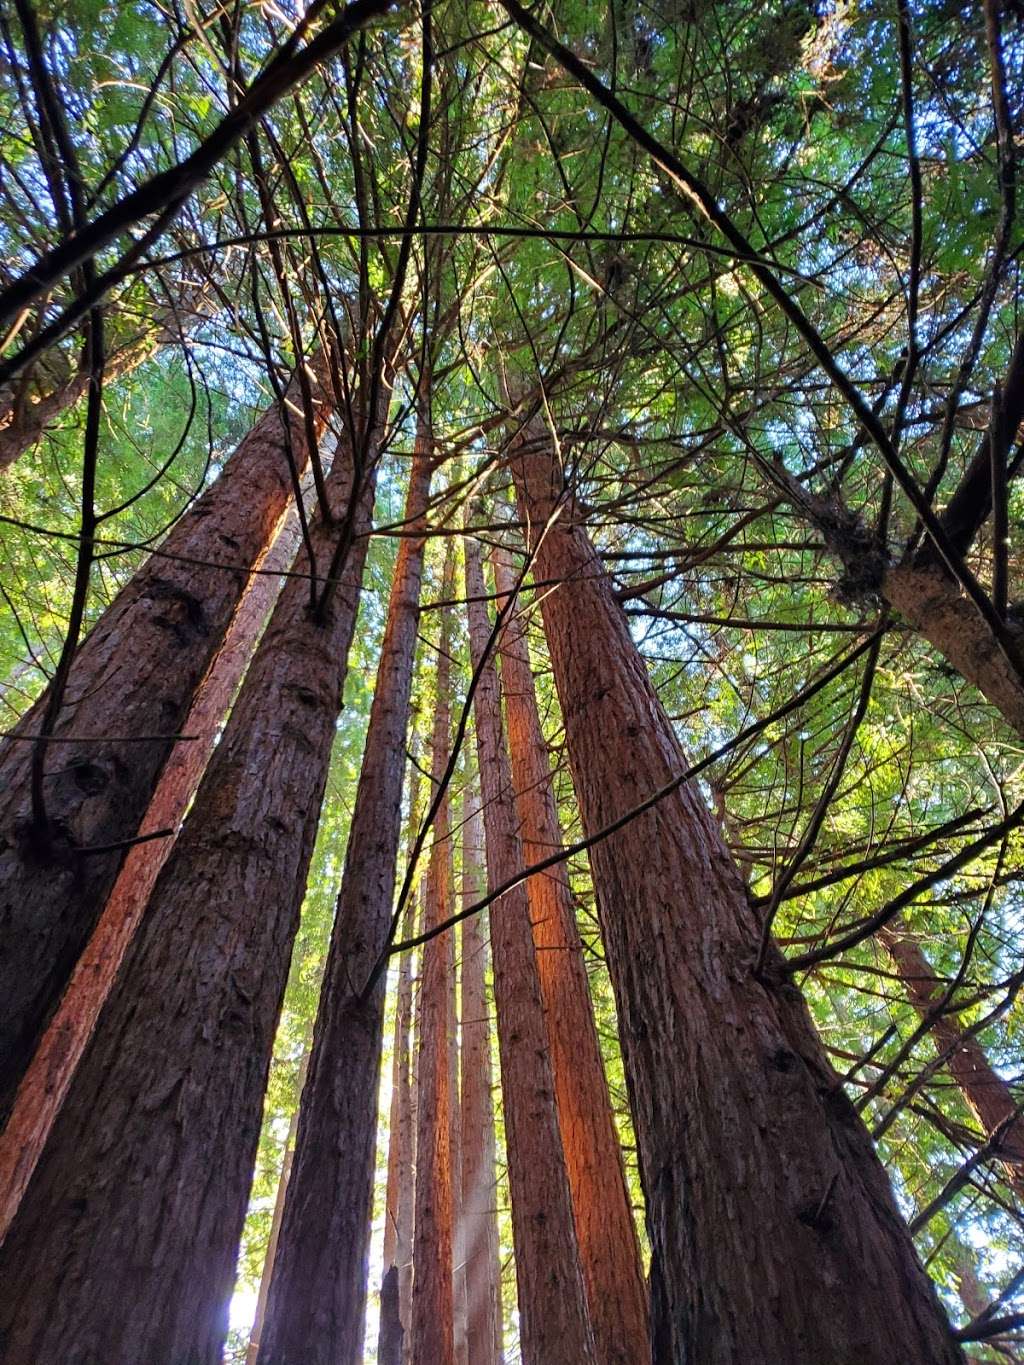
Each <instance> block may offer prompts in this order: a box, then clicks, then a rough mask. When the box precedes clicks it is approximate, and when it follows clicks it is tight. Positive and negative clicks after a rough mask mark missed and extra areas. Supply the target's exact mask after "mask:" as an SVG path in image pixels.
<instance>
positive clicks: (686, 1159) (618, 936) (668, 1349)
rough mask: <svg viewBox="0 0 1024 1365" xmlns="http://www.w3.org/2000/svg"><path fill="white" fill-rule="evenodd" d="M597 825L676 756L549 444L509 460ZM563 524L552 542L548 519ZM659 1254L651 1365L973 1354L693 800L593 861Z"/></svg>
mask: <svg viewBox="0 0 1024 1365" xmlns="http://www.w3.org/2000/svg"><path fill="white" fill-rule="evenodd" d="M512 470H513V476H514V478H515V481H516V485H517V489H518V492H519V496H520V512H521V516H522V517H523V519H524V520H526V519H527V518H528V519H529V523H530V526H531V528H532V537H531V538H532V540H533V543H534V545H535V547H536V550H537V555H536V560H535V563H534V573H535V575H536V577H537V579H538V580H542V581H545V582H550V583H554V584H560V585H561V586H560V587H558V588H555V589H550V588H549V589H548V590H547V591H546V592H545V594H544V598H543V603H542V612H543V618H544V625H545V631H546V634H547V640H548V646H549V650H550V653H551V662H552V667H553V670H554V675H555V681H556V685H557V688H558V693H559V697H560V699H561V704H562V714H563V717H564V720H565V733H566V744H567V749H568V756H569V763H570V767H571V770H572V775H573V780H574V783H575V787H576V794H577V799H578V801H579V805H580V810H581V814H582V818H583V824H584V828H585V829H586V831H587V832H588V834H591V835H596V834H597V833H598V832H599V831H600V830H601V829H603V828H604V827H605V826H607V825H609V824H611V823H612V822H613V821H616V820H619V819H621V818H623V817H625V816H626V815H627V814H628V813H629V812H630V811H631V810H633V809H634V808H636V807H637V806H638V805H639V804H640V803H641V802H643V801H644V800H646V799H647V798H648V797H650V796H652V795H653V794H654V793H655V792H657V791H659V790H660V789H661V788H662V787H663V786H666V785H667V784H668V783H670V781H671V780H672V779H673V778H674V777H676V776H678V775H679V774H680V773H681V772H682V771H683V770H684V769H685V760H684V758H683V755H682V752H681V750H680V747H679V743H678V741H677V739H676V736H675V733H674V731H673V729H672V726H671V723H670V722H669V720H668V718H667V716H666V715H665V712H664V710H663V709H662V707H661V704H660V702H659V701H658V698H657V694H656V693H655V691H654V688H653V687H652V686H651V683H650V680H649V678H648V676H647V672H646V669H645V667H644V664H643V661H642V659H641V657H640V654H639V652H638V650H637V648H636V646H635V644H634V642H633V639H632V637H631V636H630V633H629V629H628V626H627V623H626V619H625V616H624V614H623V612H622V609H621V607H620V606H619V604H618V603H617V601H616V600H615V596H614V592H613V589H612V585H611V583H610V581H609V580H608V578H607V576H606V574H605V572H604V570H603V568H602V566H601V561H600V559H599V557H598V556H597V554H596V553H595V551H594V549H593V547H592V545H591V544H590V542H589V540H588V538H587V536H586V534H585V532H584V531H583V529H582V528H581V527H580V526H578V525H576V524H574V523H573V520H572V519H573V516H574V505H573V503H572V501H571V499H569V498H567V497H565V496H564V494H563V485H562V477H561V473H560V471H559V470H558V468H557V465H556V463H555V460H554V458H553V456H552V453H551V449H550V445H549V444H548V442H547V440H546V434H541V435H540V437H539V438H538V436H537V434H536V432H535V431H534V433H533V434H532V439H528V440H526V441H523V442H522V443H520V444H519V445H518V446H517V448H516V449H515V450H514V451H513V457H512ZM556 507H557V509H558V515H557V519H556V520H555V521H554V522H553V523H552V524H551V525H550V526H549V527H547V529H546V530H545V529H544V528H545V523H546V522H547V521H548V518H549V517H550V516H551V515H552V513H553V512H555V510H556ZM591 865H592V867H593V870H594V882H595V886H596V889H597V901H598V909H599V913H600V917H601V925H602V929H603V933H604V941H605V946H606V951H607V957H608V966H609V971H610V973H611V977H612V983H613V986H614V989H615V996H616V1003H617V1007H618V1015H619V1022H620V1028H621V1034H622V1046H623V1058H624V1062H625V1068H626V1075H627V1081H628V1084H629V1090H630V1099H631V1104H632V1109H633V1119H634V1127H635V1130H636V1135H637V1144H638V1151H639V1157H640V1171H641V1177H642V1180H643V1185H644V1191H645V1195H646V1202H647V1226H648V1230H649V1233H650V1239H651V1248H652V1263H651V1290H652V1305H651V1315H652V1339H653V1347H654V1357H655V1359H656V1360H658V1361H666V1362H683V1361H689V1360H695V1361H696V1360H699V1361H700V1362H701V1365H740V1362H743V1365H746V1363H747V1362H750V1361H755V1360H757V1361H761V1360H764V1361H786V1362H787V1365H853V1362H856V1363H857V1365H891V1363H892V1362H893V1361H894V1360H899V1361H900V1362H901V1365H940V1363H941V1365H952V1362H961V1361H962V1359H963V1357H962V1353H961V1351H960V1348H959V1346H958V1345H957V1344H956V1342H955V1341H954V1339H953V1337H952V1334H951V1331H950V1327H949V1324H948V1322H947V1320H946V1318H945V1315H944V1314H943V1312H942V1309H941V1308H940V1306H939V1303H938V1300H937V1297H936V1294H935V1292H934V1289H933V1286H932V1285H931V1283H930V1282H929V1280H928V1278H927V1276H926V1275H925V1273H924V1271H923V1270H922V1269H921V1266H920V1264H919V1262H918V1260H917V1257H916V1255H915V1252H914V1247H913V1243H912V1241H911V1239H910V1236H909V1234H908V1232H907V1229H906V1227H905V1225H904V1223H903V1221H902V1219H901V1218H900V1216H899V1213H898V1211H897V1209H896V1205H895V1202H894V1200H893V1196H892V1191H891V1188H890V1186H889V1182H888V1179H887V1178H886V1175H885V1173H884V1171H883V1169H882V1167H881V1165H880V1163H879V1161H878V1159H877V1157H876V1155H875V1153H874V1150H873V1148H872V1146H871V1142H870V1139H869V1137H868V1134H867V1132H866V1130H865V1129H864V1127H863V1125H862V1124H861V1122H860V1120H859V1119H858V1117H857V1116H856V1113H855V1112H854V1109H853V1106H852V1105H851V1104H850V1102H849V1100H848V1099H847V1097H846V1096H845V1094H844V1093H843V1089H842V1086H841V1084H840V1082H839V1080H838V1078H837V1077H836V1075H835V1073H834V1072H833V1071H832V1069H831V1067H830V1066H829V1065H828V1062H827V1060H826V1058H825V1056H824V1053H823V1050H822V1048H821V1045H820V1043H819V1040H818V1038H817V1036H816V1034H815V1032H814V1028H813V1025H812V1023H811V1020H810V1017H809V1015H808V1013H807V1009H806V1006H805V1004H804V1002H803V1000H802V998H801V996H800V995H799V993H798V991H797V990H796V988H795V987H794V986H793V984H792V983H791V982H790V981H789V979H788V977H787V976H786V974H785V972H784V970H783V965H782V962H781V958H780V956H779V955H778V953H777V952H776V951H775V950H774V949H773V950H772V951H771V952H770V954H769V964H768V970H767V971H766V972H765V973H764V974H762V976H761V977H760V978H759V977H758V976H755V974H754V969H755V963H756V959H757V955H758V944H759V937H760V926H759V925H758V922H757V919H756V917H755V915H754V913H753V911H752V910H751V908H750V907H749V905H748V902H747V899H746V896H745V895H744V887H743V882H742V879H741V877H740V875H739V873H738V871H737V869H736V866H735V864H734V863H733V861H732V859H731V858H730V856H729V853H728V850H727V848H726V846H725V843H724V840H723V839H722V837H721V835H720V833H719V831H718V829H717V827H716V825H715V822H714V821H713V819H712V818H711V816H710V813H709V812H708V810H707V808H706V806H705V803H704V800H703V798H702V796H701V794H700V791H699V790H698V789H697V788H695V787H694V786H692V785H687V786H681V787H677V788H675V790H674V791H672V792H671V794H669V795H666V796H665V797H663V798H662V799H661V800H660V801H658V802H657V804H655V805H654V806H652V807H651V808H650V809H649V810H648V811H646V812H645V813H644V814H642V815H640V816H638V817H636V818H634V819H632V820H631V821H630V823H629V824H628V825H626V826H625V827H624V828H622V829H621V830H618V831H617V832H615V833H613V834H611V835H609V836H607V837H604V838H602V839H600V840H599V841H598V842H597V843H596V844H595V845H594V847H593V848H592V849H591Z"/></svg>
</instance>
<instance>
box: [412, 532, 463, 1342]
mask: <svg viewBox="0 0 1024 1365" xmlns="http://www.w3.org/2000/svg"><path fill="white" fill-rule="evenodd" d="M450 566H451V550H450V549H449V552H448V560H447V561H446V564H445V575H444V583H445V586H444V587H443V588H442V593H441V595H442V597H446V598H447V597H451V596H452V592H451V570H450ZM451 639H452V634H451V622H450V608H445V609H444V610H443V611H442V626H441V639H440V644H439V650H438V660H437V673H436V683H435V685H436V700H435V703H434V708H435V709H434V730H433V741H432V744H431V777H432V779H433V783H434V786H435V787H436V786H437V785H438V783H439V782H440V781H441V778H442V776H443V774H444V771H445V767H446V766H447V762H448V755H449V745H450V743H451V718H450V713H449V703H448V689H449V685H450V678H451V660H450V653H449V651H450V649H451ZM450 834H451V830H450V827H449V815H448V797H447V795H445V796H444V798H443V799H442V800H441V802H440V804H439V806H438V809H437V814H436V816H435V818H434V826H433V838H434V842H433V846H432V848H431V852H430V866H429V868H428V871H427V885H426V891H425V899H424V915H423V921H424V928H426V929H432V928H434V927H435V926H436V925H438V924H441V923H442V922H443V921H444V920H446V919H447V918H449V916H450V914H451V908H452V895H451V839H450ZM448 973H449V946H448V935H446V934H442V935H440V936H439V937H437V938H433V939H431V940H430V941H429V942H428V943H426V944H425V945H424V948H423V968H422V973H421V981H420V1024H419V1051H418V1055H417V1058H416V1087H417V1116H416V1216H415V1225H414V1228H413V1274H412V1325H411V1331H410V1358H411V1360H412V1362H413V1365H454V1361H455V1338H454V1302H453V1293H452V1288H453V1286H452V1212H453V1208H452V1167H451V1119H450V1115H449V1108H450V1105H451V1102H452V1096H451V1093H450V1089H449V1085H450V1080H449V1073H448V1047H447V1037H446V1034H447V1028H448V1008H449V1004H448V997H449V991H450V987H449V983H448Z"/></svg>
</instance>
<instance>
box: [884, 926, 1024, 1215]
mask: <svg viewBox="0 0 1024 1365" xmlns="http://www.w3.org/2000/svg"><path fill="white" fill-rule="evenodd" d="M879 937H880V938H881V940H882V942H883V943H884V944H885V947H886V951H887V952H888V953H889V956H890V957H891V958H892V960H893V962H894V963H895V964H896V970H897V972H898V973H899V977H900V980H901V981H902V982H903V985H904V987H905V988H906V991H907V995H908V996H909V997H910V1003H911V1004H912V1005H913V1006H914V1009H915V1010H916V1011H917V1013H918V1014H919V1015H920V1017H921V1018H922V1019H923V1020H924V1021H925V1022H926V1023H928V1025H929V1032H930V1033H931V1035H932V1037H933V1038H934V1040H935V1043H936V1046H937V1047H938V1049H939V1052H940V1053H941V1054H942V1056H944V1057H945V1059H946V1062H945V1066H946V1070H947V1071H948V1072H949V1074H950V1076H952V1078H953V1080H954V1082H955V1083H956V1086H957V1089H958V1090H959V1091H960V1093H961V1095H963V1097H964V1099H965V1101H966V1102H967V1105H968V1107H969V1108H970V1109H971V1111H972V1112H973V1114H974V1115H975V1117H976V1118H977V1120H978V1122H979V1123H980V1124H981V1127H982V1130H983V1132H984V1133H985V1135H986V1137H991V1136H993V1135H994V1134H995V1133H997V1132H998V1133H999V1135H1000V1136H999V1145H998V1155H999V1158H1000V1160H1001V1161H1002V1162H1003V1165H1004V1167H1005V1169H1006V1178H1007V1180H1008V1181H1009V1183H1010V1185H1011V1187H1012V1188H1013V1189H1014V1190H1015V1191H1016V1193H1017V1194H1018V1195H1019V1196H1020V1197H1021V1198H1022V1199H1024V1119H1022V1118H1021V1117H1020V1114H1019V1112H1018V1105H1017V1102H1016V1101H1015V1099H1014V1097H1013V1094H1012V1092H1011V1090H1010V1087H1009V1086H1008V1085H1007V1084H1006V1082H1005V1081H1004V1080H1003V1078H1002V1077H1001V1076H1000V1075H999V1074H998V1072H997V1071H996V1070H995V1069H994V1068H993V1067H992V1065H991V1063H990V1062H989V1060H988V1058H987V1057H986V1056H985V1050H984V1048H983V1047H982V1046H981V1044H980V1043H979V1042H978V1040H977V1039H976V1038H973V1037H968V1036H967V1035H965V1034H964V1033H963V1032H962V1030H961V1029H960V1027H959V1026H958V1024H957V1021H956V1016H955V1015H952V1014H943V1013H941V1012H940V1013H938V1014H937V1013H936V1012H935V1011H936V1009H939V1010H941V1006H942V1001H943V998H944V996H945V993H946V991H945V987H944V985H943V983H942V982H941V981H940V980H939V978H938V977H937V976H936V975H935V972H934V971H933V970H932V966H931V963H930V962H929V961H928V959H927V958H926V957H925V955H924V953H923V952H922V951H921V947H920V945H919V944H918V942H917V941H916V939H915V938H914V936H913V935H912V934H910V933H909V932H907V930H905V929H902V928H900V927H899V926H893V925H888V926H886V927H885V928H884V929H882V930H881V931H880V933H879Z"/></svg>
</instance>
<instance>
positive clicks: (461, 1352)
mask: <svg viewBox="0 0 1024 1365" xmlns="http://www.w3.org/2000/svg"><path fill="white" fill-rule="evenodd" d="M455 810H456V814H455V818H454V820H453V825H454V827H455V828H456V829H457V828H458V827H459V824H460V820H459V813H460V807H459V806H458V805H456V808H455ZM454 908H455V905H454V892H453V896H452V909H453V910H454ZM445 939H446V940H447V943H448V1097H449V1101H448V1122H449V1134H448V1150H449V1154H450V1155H449V1161H450V1165H451V1178H452V1336H453V1342H454V1348H455V1365H468V1362H467V1358H466V1349H467V1336H466V1329H467V1317H468V1313H469V1304H468V1300H467V1297H466V1295H467V1290H466V1239H465V1228H464V1226H463V1208H462V1110H461V1108H460V1106H459V1002H458V962H457V960H456V954H455V943H456V935H455V930H454V929H453V930H452V932H451V933H450V934H445Z"/></svg>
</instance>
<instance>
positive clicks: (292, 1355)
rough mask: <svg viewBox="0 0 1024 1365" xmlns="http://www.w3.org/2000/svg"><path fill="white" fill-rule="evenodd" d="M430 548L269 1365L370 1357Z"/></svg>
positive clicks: (408, 550)
mask: <svg viewBox="0 0 1024 1365" xmlns="http://www.w3.org/2000/svg"><path fill="white" fill-rule="evenodd" d="M430 462H431V454H430V449H429V444H428V442H427V440H426V434H425V433H424V432H421V433H420V439H419V443H418V447H417V452H416V455H415V458H414V460H413V464H412V471H411V475H410V480H409V491H408V497H407V501H406V517H407V518H408V519H409V520H410V521H412V522H421V521H422V517H423V513H424V509H425V507H426V503H427V497H428V494H429V488H430ZM424 543H425V542H424V540H423V538H422V537H421V536H418V535H416V536H403V537H401V539H400V541H399V547H398V557H397V562H396V565H395V574H394V579H393V582H392V587H391V597H390V602H389V605H388V618H387V625H386V627H385V632H384V641H383V645H382V649H381V658H380V665H379V667H378V671H377V684H376V689H375V691H374V697H373V704H372V707H371V710H370V721H369V727H368V729H367V735H366V747H365V750H364V753H363V763H362V769H361V772H360V776H359V786H358V788H357V793H356V802H355V807H354V810H353V813H352V823H351V826H350V830H349V838H348V846H347V849H346V854H345V870H344V874H343V876H342V883H341V891H340V893H339V896H338V908H337V913H336V916H335V921H334V929H333V932H332V935H331V945H330V949H329V952H328V958H327V965H326V968H325V974H324V982H323V986H322V988H321V996H320V1007H319V1011H318V1014H317V1021H316V1026H315V1030H314V1035H313V1049H312V1055H311V1059H310V1067H309V1076H308V1079H307V1081H306V1087H305V1090H304V1092H303V1100H302V1113H301V1116H300V1120H299V1132H298V1138H297V1141H296V1148H295V1160H294V1162H293V1166H292V1177H291V1181H290V1184H289V1190H288V1198H287V1201H286V1205H285V1212H284V1222H283V1226H282V1229H281V1237H280V1241H279V1244H278V1253H277V1258H276V1261H275V1265H274V1277H273V1281H272V1284H271V1289H270V1299H269V1302H268V1305H267V1317H266V1322H265V1324H264V1329H263V1334H262V1338H261V1345H260V1356H259V1359H260V1360H261V1361H262V1362H266V1365H319V1362H323V1363H324V1365H327V1363H328V1362H330V1365H348V1362H352V1365H356V1362H359V1361H361V1360H362V1358H363V1336H364V1322H365V1314H366V1275H367V1271H366V1258H367V1252H368V1244H369V1235H370V1221H371V1213H372V1202H373V1177H374V1157H375V1148H376V1134H377V1092H378V1089H379V1081H380V1058H381V1044H382V1035H383V1029H384V992H385V987H386V981H385V979H384V977H383V976H382V978H381V980H380V981H379V982H378V983H377V985H376V986H375V987H374V989H373V990H372V991H371V992H370V994H369V995H368V996H367V997H366V998H364V997H363V990H364V987H365V985H366V982H367V980H368V979H369V976H370V972H371V971H372V969H373V966H374V963H375V962H376V961H377V959H378V957H379V956H380V953H381V951H382V950H383V948H384V945H385V941H386V937H387V932H388V926H389V924H390V919H391V909H392V901H393V898H394V887H395V863H396V859H397V856H398V845H399V838H400V834H401V806H402V782H403V778H404V773H405V742H406V731H407V729H408V724H409V696H410V691H411V687H412V673H413V664H414V661H415V654H416V635H417V623H418V619H419V597H420V581H421V577H422V570H423V546H424Z"/></svg>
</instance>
